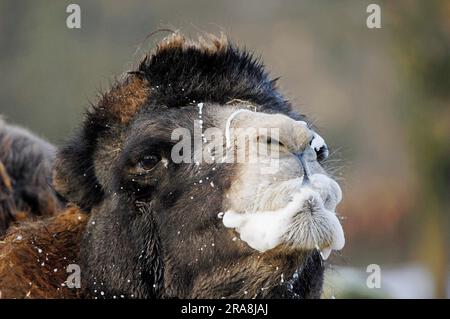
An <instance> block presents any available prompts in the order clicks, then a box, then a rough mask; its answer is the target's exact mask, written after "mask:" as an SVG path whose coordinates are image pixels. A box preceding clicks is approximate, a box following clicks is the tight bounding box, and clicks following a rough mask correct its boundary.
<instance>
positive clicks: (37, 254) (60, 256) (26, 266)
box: [0, 207, 87, 298]
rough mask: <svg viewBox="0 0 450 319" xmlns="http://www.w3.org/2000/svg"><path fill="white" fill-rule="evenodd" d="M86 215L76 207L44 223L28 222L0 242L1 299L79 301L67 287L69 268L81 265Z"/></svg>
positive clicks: (75, 293) (76, 291)
mask: <svg viewBox="0 0 450 319" xmlns="http://www.w3.org/2000/svg"><path fill="white" fill-rule="evenodd" d="M86 220H87V216H86V214H85V213H83V212H81V211H80V210H79V209H77V208H74V207H72V208H69V209H67V210H66V211H65V212H64V213H62V214H60V215H58V216H55V217H51V218H49V219H47V220H43V221H35V222H25V223H24V224H22V225H20V226H19V227H13V228H11V229H10V230H9V232H8V234H7V236H6V237H5V238H4V239H3V240H1V241H0V297H1V298H76V297H78V296H79V290H78V289H75V288H74V289H69V288H67V287H66V285H65V281H66V279H67V276H68V275H69V274H68V273H67V272H66V268H67V266H68V265H69V264H72V263H74V264H76V263H78V260H77V258H78V252H79V243H80V239H81V235H82V233H83V230H84V228H85V225H86Z"/></svg>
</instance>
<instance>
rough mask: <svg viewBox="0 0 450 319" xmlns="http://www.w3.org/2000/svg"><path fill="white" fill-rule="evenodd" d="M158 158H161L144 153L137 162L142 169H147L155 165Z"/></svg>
mask: <svg viewBox="0 0 450 319" xmlns="http://www.w3.org/2000/svg"><path fill="white" fill-rule="evenodd" d="M160 160H161V158H160V157H159V156H157V155H146V156H144V158H143V159H142V160H141V161H140V162H139V168H140V169H142V170H144V171H149V170H151V169H152V168H153V167H155V165H156V164H158V163H159V161H160Z"/></svg>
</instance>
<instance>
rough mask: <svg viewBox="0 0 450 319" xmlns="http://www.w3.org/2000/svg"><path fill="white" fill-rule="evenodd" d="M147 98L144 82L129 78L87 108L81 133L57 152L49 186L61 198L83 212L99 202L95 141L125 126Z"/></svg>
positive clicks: (147, 93) (100, 198)
mask: <svg viewBox="0 0 450 319" xmlns="http://www.w3.org/2000/svg"><path fill="white" fill-rule="evenodd" d="M148 96H149V85H148V82H147V80H145V79H142V78H141V77H139V76H136V75H133V76H130V77H128V78H126V79H124V80H123V81H121V82H118V83H116V84H115V85H114V86H113V87H112V89H111V90H110V91H109V92H107V93H106V94H103V95H102V96H101V98H100V101H99V102H98V103H97V105H93V106H92V107H91V109H90V110H89V111H88V112H87V114H86V117H85V120H84V122H83V126H82V128H81V130H80V131H79V132H78V133H77V134H75V136H74V138H72V139H71V140H70V141H69V142H68V143H67V144H66V145H65V146H64V147H63V148H61V149H60V150H59V152H58V153H57V156H56V160H55V164H54V169H53V184H54V187H55V190H56V191H57V192H58V193H59V194H60V195H61V196H63V197H64V198H65V199H66V200H68V201H70V202H72V203H74V204H76V205H78V206H79V207H80V208H82V209H83V210H85V211H89V210H90V209H91V208H92V207H93V206H94V205H96V204H97V203H99V202H100V201H101V200H102V198H103V193H104V191H103V189H102V187H101V184H100V183H99V181H98V179H97V177H96V174H95V168H94V156H95V152H96V150H97V146H98V141H99V138H101V137H102V136H103V137H104V136H105V134H108V132H111V131H114V130H113V128H115V127H120V126H126V125H127V124H128V123H129V122H130V121H131V119H132V118H133V116H134V115H135V114H136V112H138V110H139V109H140V108H141V107H142V105H144V104H145V102H146V101H147V98H148ZM115 137H116V135H115V134H114V133H112V138H115Z"/></svg>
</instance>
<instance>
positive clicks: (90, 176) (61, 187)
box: [53, 130, 103, 212]
mask: <svg viewBox="0 0 450 319" xmlns="http://www.w3.org/2000/svg"><path fill="white" fill-rule="evenodd" d="M89 138H91V139H89ZM92 138H94V140H92ZM95 139H96V138H95V137H94V136H91V137H88V136H86V131H85V130H83V131H81V132H80V133H78V134H76V136H75V137H74V138H72V140H70V141H69V142H68V143H67V144H66V145H65V146H64V147H62V148H61V149H60V150H59V151H58V153H57V155H56V159H55V162H54V165H53V185H54V188H55V190H56V191H57V192H58V193H59V195H61V196H62V197H64V199H65V200H67V201H69V202H71V203H74V204H76V205H77V206H78V207H80V208H81V209H82V210H85V211H87V212H89V211H90V209H91V208H92V207H93V206H94V205H95V204H97V203H98V202H100V200H101V199H102V198H103V190H102V188H101V186H100V184H99V183H98V180H97V178H96V176H95V169H94V162H93V157H94V151H95Z"/></svg>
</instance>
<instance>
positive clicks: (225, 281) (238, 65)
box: [54, 34, 344, 298]
mask: <svg viewBox="0 0 450 319" xmlns="http://www.w3.org/2000/svg"><path fill="white" fill-rule="evenodd" d="M327 156H328V147H327V145H326V143H325V141H324V139H323V138H322V137H321V136H320V135H319V134H318V133H317V132H316V131H315V130H314V128H313V127H312V126H311V124H310V123H309V121H308V119H307V118H306V117H305V116H303V115H301V114H298V113H296V112H295V111H294V110H293V109H292V107H291V105H290V103H289V102H288V101H286V100H285V99H284V98H283V96H282V95H281V94H280V93H279V92H278V90H277V88H276V84H275V81H274V80H272V79H270V78H269V76H268V75H267V74H266V72H265V71H264V69H263V65H262V64H261V62H259V61H258V60H256V59H254V58H253V57H252V56H251V55H250V54H249V53H247V52H245V51H242V50H239V49H238V48H236V47H235V46H233V45H231V44H229V43H228V42H227V41H226V40H225V39H224V38H216V37H213V36H211V37H208V39H206V40H203V39H200V40H198V41H196V42H193V41H190V40H187V39H185V38H184V37H183V36H182V35H180V34H174V35H171V36H169V37H168V38H166V39H164V40H163V41H161V42H160V43H159V44H158V46H157V48H156V50H154V51H153V52H152V53H150V54H148V55H147V56H146V57H145V58H144V59H143V60H142V61H141V63H140V64H139V66H138V67H137V68H136V69H135V70H133V71H131V72H129V73H128V74H127V75H126V76H125V77H124V79H122V80H120V81H119V82H118V83H117V84H116V85H115V86H114V87H113V88H112V89H111V90H110V91H109V92H108V93H106V94H104V95H103V96H102V97H101V99H100V101H99V102H98V103H97V104H96V105H94V106H92V107H91V108H90V110H89V111H88V112H87V114H86V116H85V119H84V121H83V124H82V126H81V127H80V129H79V131H78V132H77V133H76V134H75V135H74V137H73V138H72V139H71V140H69V141H68V142H67V144H66V145H65V146H64V147H63V148H61V149H60V150H59V152H58V154H57V157H56V160H55V166H54V185H55V188H56V190H57V191H58V192H59V193H60V194H61V195H62V196H63V197H64V198H65V199H66V200H67V201H69V202H71V203H73V204H75V205H78V206H79V207H81V208H82V209H83V210H84V211H86V212H87V213H88V214H89V220H88V222H87V226H86V230H85V232H84V234H83V239H82V244H81V256H80V260H81V273H82V285H83V288H84V290H85V292H86V294H87V295H89V296H96V297H114V296H117V297H118V296H125V297H136V298H151V297H167V298H170V297H192V298H221V297H225V298H230V297H238V298H245V297H248V298H251V297H318V296H320V293H321V286H322V278H323V270H324V260H325V259H326V258H327V257H328V255H329V253H330V252H331V251H332V250H339V249H341V248H342V247H343V245H344V235H343V231H342V227H341V225H340V222H339V220H338V218H337V217H336V214H335V208H336V206H337V204H338V203H339V202H340V200H341V190H340V187H339V186H338V184H337V183H336V182H335V181H334V180H333V178H332V177H331V176H330V175H329V174H327V172H326V171H325V169H324V168H323V166H322V164H323V161H324V160H325V159H326V157H327Z"/></svg>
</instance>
